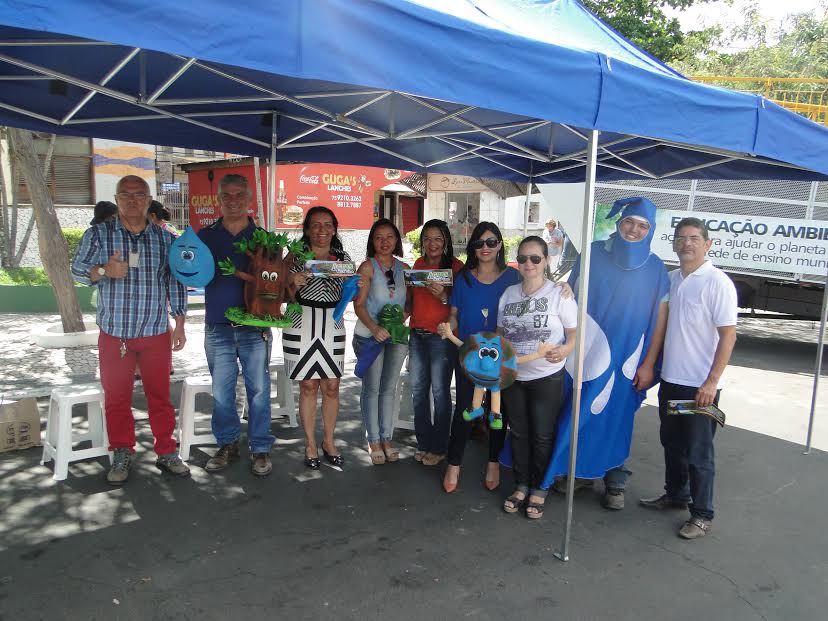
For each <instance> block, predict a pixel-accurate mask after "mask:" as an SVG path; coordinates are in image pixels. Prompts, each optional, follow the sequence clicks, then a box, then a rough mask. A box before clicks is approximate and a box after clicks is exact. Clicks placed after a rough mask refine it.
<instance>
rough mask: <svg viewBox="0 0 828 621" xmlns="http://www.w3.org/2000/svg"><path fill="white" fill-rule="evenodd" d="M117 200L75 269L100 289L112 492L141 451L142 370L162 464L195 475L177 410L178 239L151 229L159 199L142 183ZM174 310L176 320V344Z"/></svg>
mask: <svg viewBox="0 0 828 621" xmlns="http://www.w3.org/2000/svg"><path fill="white" fill-rule="evenodd" d="M115 200H116V203H117V205H118V215H117V217H116V218H112V219H111V220H108V221H106V222H102V223H100V224H97V225H95V226H92V227H90V228H89V229H88V230H87V231H86V233H84V235H83V238H82V239H81V243H80V246H79V248H78V252H77V255H76V256H75V260H74V261H73V263H72V275H73V276H74V278H75V280H77V281H78V282H81V283H84V284H87V285H93V286H97V287H98V315H97V323H98V326H99V328H100V336H99V337H98V351H99V358H100V369H101V385H102V386H103V391H104V403H105V407H106V430H107V433H108V434H109V448H110V450H111V451H113V453H114V455H113V459H112V468H111V469H110V471H109V473H108V474H107V477H106V478H107V481H108V482H109V483H110V484H111V485H123V484H124V483H125V482H126V480H127V477H128V476H129V466H130V461H131V456H132V453H133V452H134V451H135V419H134V417H133V415H132V391H133V388H134V377H135V367H136V365H137V367H138V369H139V370H140V372H141V379H142V380H143V384H144V394H145V395H146V397H147V409H148V412H149V420H150V427H151V428H152V435H153V437H154V438H155V452H156V453H157V455H158V458H157V459H156V462H155V465H156V466H157V467H158V468H159V469H160V470H162V471H165V472H168V473H170V474H173V475H175V476H181V477H183V476H189V474H190V469H189V468H188V467H187V465H186V464H184V462H182V461H181V458H180V457H179V456H178V451H177V448H176V444H175V439H174V438H173V431H174V430H175V409H174V408H173V406H172V403H171V402H170V375H169V374H170V368H171V365H172V351H178V350H180V349H182V348H183V347H184V343H185V342H186V340H187V339H186V337H185V336H184V317H185V314H186V312H187V290H186V288H185V287H184V285H182V284H181V283H179V282H178V281H176V280H175V279H173V278H172V276H171V275H170V270H169V267H168V263H167V259H168V255H169V250H170V244H171V243H172V241H173V239H174V237H173V236H172V235H171V234H170V233H169V232H167V231H164V230H163V229H161V228H159V227H157V226H154V225H152V224H150V223H149V222H148V220H147V209H148V208H149V206H150V202H151V200H152V196H151V195H150V189H149V186H148V185H147V182H146V181H144V180H143V179H142V178H141V177H137V176H135V175H128V176H126V177H124V178H123V179H121V180H120V181H119V182H118V185H117V186H116V190H115ZM168 309H169V314H170V315H171V316H172V317H173V319H174V321H175V328H174V329H173V333H172V340H170V332H169V331H170V324H169V318H168V315H167V312H168Z"/></svg>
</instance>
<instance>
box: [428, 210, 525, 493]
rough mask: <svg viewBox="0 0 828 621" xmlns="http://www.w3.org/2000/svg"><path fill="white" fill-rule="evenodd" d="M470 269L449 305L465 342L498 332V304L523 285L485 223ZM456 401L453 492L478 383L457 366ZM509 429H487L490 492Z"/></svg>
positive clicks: (470, 251)
mask: <svg viewBox="0 0 828 621" xmlns="http://www.w3.org/2000/svg"><path fill="white" fill-rule="evenodd" d="M466 257H467V258H466V266H465V267H464V268H463V270H462V271H461V272H460V273H459V274H457V276H456V277H455V279H454V288H453V289H452V291H451V297H450V298H449V303H450V304H451V314H450V315H449V325H450V327H451V330H452V331H453V332H455V333H456V334H457V336H458V338H460V339H461V340H464V341H465V340H466V339H467V338H468V337H469V335H471V334H474V333H475V332H494V331H495V330H496V329H497V303H498V300H500V296H501V294H502V293H503V292H504V291H505V290H506V288H507V287H510V286H511V285H514V284H517V283H518V282H520V275H519V274H518V271H517V270H516V269H514V268H513V267H508V266H507V265H506V252H505V249H504V248H503V235H501V233H500V229H499V228H497V225H496V224H493V223H492V222H481V223H480V224H478V225H477V226H476V227H474V230H473V231H472V234H471V237H469V243H468V246H466ZM454 381H455V386H456V391H457V402H456V403H455V406H454V419H453V420H452V423H451V439H450V440H449V449H448V464H449V465H448V468H447V469H446V475H445V477H444V478H443V489H445V490H446V492H448V493H451V492H453V491H454V490H455V489H457V480H458V478H459V477H460V464H461V463H462V462H463V452H464V450H465V448H466V442H468V439H469V435H470V434H471V423H469V422H466V421H465V420H463V410H466V409H469V410H471V401H472V395H473V393H474V384H472V383H471V381H469V379H468V378H467V377H466V375H465V373H463V369H462V368H461V367H460V363H459V361H458V362H457V364H456V366H455V370H454ZM505 436H506V426H505V425H504V428H503V429H502V430H494V429H490V430H489V463H488V464H487V466H486V487H487V488H488V489H490V490H493V489H496V488H497V486H498V485H500V464H499V463H498V455H499V454H500V451H501V449H502V448H503V440H504V438H505Z"/></svg>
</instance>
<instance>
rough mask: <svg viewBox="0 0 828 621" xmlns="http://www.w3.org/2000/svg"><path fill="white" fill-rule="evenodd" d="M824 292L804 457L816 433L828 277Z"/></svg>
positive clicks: (827, 309) (826, 313) (826, 314)
mask: <svg viewBox="0 0 828 621" xmlns="http://www.w3.org/2000/svg"><path fill="white" fill-rule="evenodd" d="M822 290H823V293H822V317H821V318H820V320H819V345H817V358H816V370H815V371H814V391H813V393H812V394H811V414H810V416H809V417H808V436H807V437H806V438H805V452H804V453H803V454H804V455H808V454H809V453H810V452H811V437H812V436H813V433H814V414H815V413H816V402H817V389H818V388H819V378H820V376H821V375H822V349H823V347H824V345H825V322H826V320H828V275H826V277H825V286H824V287H823V288H822Z"/></svg>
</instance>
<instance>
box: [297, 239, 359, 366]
mask: <svg viewBox="0 0 828 621" xmlns="http://www.w3.org/2000/svg"><path fill="white" fill-rule="evenodd" d="M330 258H331V259H332V260H333V259H335V260H337V261H350V260H351V258H350V256H348V253H347V252H345V251H344V250H340V249H337V248H331V257H330ZM303 269H304V264H303V263H298V262H297V263H296V264H294V266H293V267H292V268H291V272H294V273H295V272H300V271H302V270H303ZM341 297H342V281H341V280H340V279H338V278H336V279H335V278H310V279H309V280H308V282H307V284H306V285H305V286H304V287H302V288H301V289H299V290H298V291H297V294H296V300H297V302H299V304H301V306H302V314H301V315H299V316H294V317H293V325H292V326H291V327H290V328H285V329H284V330H283V331H282V347H283V351H284V356H285V371H286V372H287V373H288V375H289V376H290V378H291V379H294V380H309V379H333V378H338V377H342V373H343V369H344V366H345V321H344V320H343V319H340V320H339V321H334V318H333V311H334V307H335V306H336V304H337V302H339V300H340V298H341Z"/></svg>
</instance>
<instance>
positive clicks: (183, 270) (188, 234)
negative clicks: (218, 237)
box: [169, 227, 216, 287]
mask: <svg viewBox="0 0 828 621" xmlns="http://www.w3.org/2000/svg"><path fill="white" fill-rule="evenodd" d="M169 264H170V273H171V274H172V275H173V277H174V278H175V279H176V280H177V281H178V282H180V283H181V284H182V285H187V286H188V287H205V286H206V285H207V284H209V282H210V281H211V280H213V276H214V275H215V273H216V264H215V261H214V260H213V253H212V252H210V249H209V248H208V247H207V246H206V245H205V244H204V242H202V241H201V240H200V239H199V238H198V235H196V234H195V233H194V232H193V229H191V228H189V227H188V228H187V230H186V231H184V234H183V235H181V236H180V237H178V238H176V240H175V241H174V242H173V243H172V244H171V245H170V257H169Z"/></svg>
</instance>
